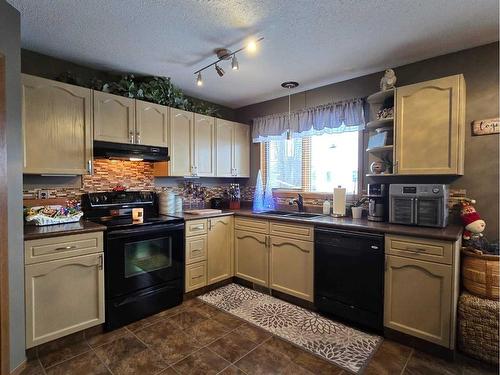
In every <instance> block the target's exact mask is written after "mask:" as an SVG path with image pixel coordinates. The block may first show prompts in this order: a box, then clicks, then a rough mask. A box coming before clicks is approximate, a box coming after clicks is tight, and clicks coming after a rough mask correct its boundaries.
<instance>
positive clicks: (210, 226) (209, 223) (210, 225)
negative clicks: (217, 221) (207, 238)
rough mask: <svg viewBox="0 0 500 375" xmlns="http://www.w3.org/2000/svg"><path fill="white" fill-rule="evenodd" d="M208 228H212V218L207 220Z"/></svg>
mask: <svg viewBox="0 0 500 375" xmlns="http://www.w3.org/2000/svg"><path fill="white" fill-rule="evenodd" d="M208 230H212V220H208Z"/></svg>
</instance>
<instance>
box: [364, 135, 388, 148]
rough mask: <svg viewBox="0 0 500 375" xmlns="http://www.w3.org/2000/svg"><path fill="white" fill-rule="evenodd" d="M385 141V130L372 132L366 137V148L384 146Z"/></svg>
mask: <svg viewBox="0 0 500 375" xmlns="http://www.w3.org/2000/svg"><path fill="white" fill-rule="evenodd" d="M386 141H387V132H380V133H377V134H373V135H371V136H370V138H369V139H368V149H371V148H376V147H382V146H385V145H386V144H385V143H386Z"/></svg>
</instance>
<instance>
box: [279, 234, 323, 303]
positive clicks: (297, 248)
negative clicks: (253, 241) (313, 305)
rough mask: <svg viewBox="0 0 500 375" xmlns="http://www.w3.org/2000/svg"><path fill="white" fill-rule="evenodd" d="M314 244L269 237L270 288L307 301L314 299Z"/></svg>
mask: <svg viewBox="0 0 500 375" xmlns="http://www.w3.org/2000/svg"><path fill="white" fill-rule="evenodd" d="M313 268H314V244H313V243H312V242H309V241H300V240H294V239H290V238H282V237H271V275H270V276H271V280H270V283H271V288H272V289H276V290H278V291H280V292H283V293H286V294H290V295H292V296H295V297H298V298H302V299H304V300H307V301H311V302H312V301H313V300H314V292H313V280H314V271H313Z"/></svg>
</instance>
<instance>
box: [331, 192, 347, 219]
mask: <svg viewBox="0 0 500 375" xmlns="http://www.w3.org/2000/svg"><path fill="white" fill-rule="evenodd" d="M332 216H345V188H343V187H340V185H339V187H336V188H334V189H333V209H332Z"/></svg>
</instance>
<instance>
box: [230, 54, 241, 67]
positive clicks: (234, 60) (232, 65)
mask: <svg viewBox="0 0 500 375" xmlns="http://www.w3.org/2000/svg"><path fill="white" fill-rule="evenodd" d="M231 68H233V70H239V69H240V65H239V64H238V60H237V59H236V55H233V60H232V61H231Z"/></svg>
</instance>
